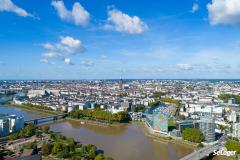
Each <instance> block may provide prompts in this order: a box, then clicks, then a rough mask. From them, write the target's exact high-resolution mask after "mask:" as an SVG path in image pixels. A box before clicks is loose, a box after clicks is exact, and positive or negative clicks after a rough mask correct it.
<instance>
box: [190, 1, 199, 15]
mask: <svg viewBox="0 0 240 160" xmlns="http://www.w3.org/2000/svg"><path fill="white" fill-rule="evenodd" d="M198 10H199V5H198V4H197V3H194V4H193V6H192V10H191V12H192V13H195V12H197V11H198Z"/></svg>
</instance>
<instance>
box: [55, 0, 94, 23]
mask: <svg viewBox="0 0 240 160" xmlns="http://www.w3.org/2000/svg"><path fill="white" fill-rule="evenodd" d="M51 4H52V6H53V7H54V8H55V10H56V11H57V13H58V16H59V17H60V18H61V19H62V20H65V21H70V22H73V23H75V24H76V25H82V26H86V25H87V24H88V22H89V17H90V15H89V13H88V11H87V10H85V9H84V7H83V6H82V5H81V4H80V3H79V2H75V3H74V4H73V7H72V10H70V11H69V10H68V9H67V8H66V7H65V5H64V2H63V1H56V0H54V1H52V3H51Z"/></svg>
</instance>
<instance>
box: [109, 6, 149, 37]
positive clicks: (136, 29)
mask: <svg viewBox="0 0 240 160" xmlns="http://www.w3.org/2000/svg"><path fill="white" fill-rule="evenodd" d="M107 21H108V24H106V25H105V26H104V29H106V30H111V29H114V30H116V31H118V32H126V33H129V34H141V33H143V32H144V31H146V30H147V29H148V26H147V24H145V23H144V22H143V21H142V20H141V19H140V18H139V17H137V16H133V17H130V16H129V15H127V14H125V13H123V12H121V11H119V10H117V9H115V8H110V9H109V10H108V19H107Z"/></svg>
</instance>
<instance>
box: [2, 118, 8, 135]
mask: <svg viewBox="0 0 240 160" xmlns="http://www.w3.org/2000/svg"><path fill="white" fill-rule="evenodd" d="M8 134H9V123H8V119H7V118H6V116H1V117H0V137H3V136H7V135H8Z"/></svg>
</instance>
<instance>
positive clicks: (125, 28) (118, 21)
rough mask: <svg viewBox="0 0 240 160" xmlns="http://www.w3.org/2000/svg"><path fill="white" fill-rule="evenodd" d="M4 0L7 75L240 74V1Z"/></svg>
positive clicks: (1, 59)
mask: <svg viewBox="0 0 240 160" xmlns="http://www.w3.org/2000/svg"><path fill="white" fill-rule="evenodd" d="M176 4H177V0H171V1H166V0H165V1H164V0H161V1H157V2H156V1H151V2H149V1H145V0H143V1H142V2H141V3H139V2H138V1H136V0H133V1H131V2H128V1H126V0H123V1H121V2H118V1H110V0H106V1H104V2H101V3H100V2H99V1H97V0H90V1H86V0H80V1H79V0H78V1H77V0H70V1H67V0H64V1H51V0H43V1H41V2H36V1H32V0H26V1H20V0H0V19H1V20H2V24H1V25H0V29H1V32H0V47H1V54H0V67H1V70H0V79H119V78H121V77H122V78H124V79H185V78H186V79H209V78H211V79H218V78H220V79H222V78H223V79H238V78H240V77H239V73H240V69H239V68H240V62H238V59H239V58H240V55H239V53H238V50H239V47H240V43H239V42H240V41H239V38H238V37H239V35H240V31H239V24H240V23H239V20H238V19H239V18H240V1H238V0H228V1H226V0H224V1H222V0H203V1H198V0H189V1H185V2H181V4H178V5H176Z"/></svg>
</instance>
